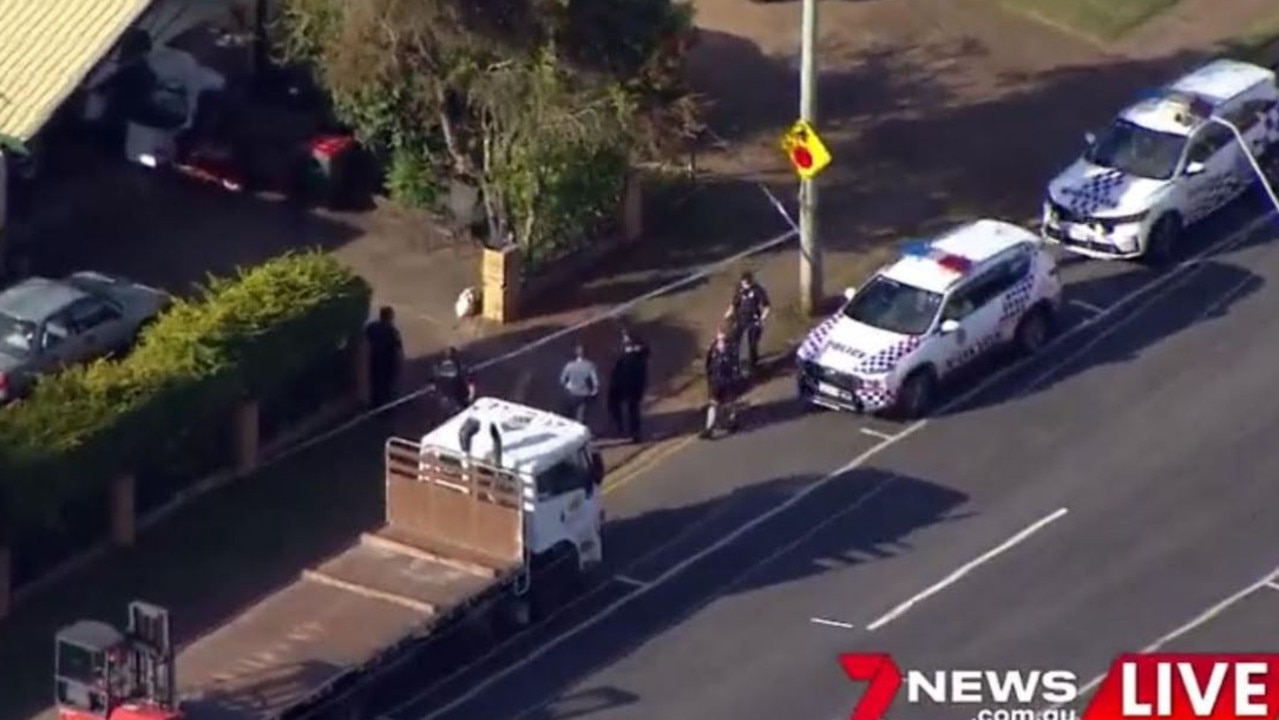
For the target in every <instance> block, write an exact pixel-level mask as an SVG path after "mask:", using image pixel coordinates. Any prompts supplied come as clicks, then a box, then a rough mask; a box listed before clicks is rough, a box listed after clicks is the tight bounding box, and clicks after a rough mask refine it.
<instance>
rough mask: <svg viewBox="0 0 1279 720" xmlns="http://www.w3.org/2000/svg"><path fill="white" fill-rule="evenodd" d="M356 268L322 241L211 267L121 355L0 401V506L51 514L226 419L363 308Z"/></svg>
mask: <svg viewBox="0 0 1279 720" xmlns="http://www.w3.org/2000/svg"><path fill="white" fill-rule="evenodd" d="M370 296H371V292H370V289H369V287H368V284H367V283H365V282H364V280H363V279H362V278H359V277H358V276H356V275H354V274H352V273H351V272H350V271H348V270H347V269H345V268H344V267H342V266H341V265H340V264H339V263H338V262H337V261H336V260H334V259H333V258H331V257H329V256H327V255H324V254H322V253H318V252H311V253H300V254H289V255H284V256H281V257H278V258H275V259H273V260H270V261H268V262H266V263H264V264H262V265H259V266H257V267H254V268H252V269H249V270H243V271H240V272H239V273H238V274H237V275H236V276H235V277H232V278H223V279H211V280H210V281H209V282H208V283H207V284H206V285H205V286H204V287H203V288H202V289H201V291H200V292H199V293H198V294H197V296H196V297H195V298H193V299H191V300H180V301H178V302H176V303H175V304H174V305H173V307H172V308H171V309H170V310H169V311H168V312H166V313H165V314H164V316H163V317H161V318H160V320H159V321H158V322H157V323H156V324H155V325H153V326H152V327H151V328H150V329H149V330H148V331H147V332H146V333H144V335H143V337H142V340H141V342H140V343H139V345H138V347H137V348H136V349H135V350H134V351H133V352H132V353H130V354H129V355H128V356H127V357H125V358H124V359H122V360H119V361H115V360H100V361H98V362H95V363H92V364H89V365H84V366H78V367H73V368H69V369H67V370H66V371H64V372H61V373H59V374H57V375H53V376H50V377H48V378H46V379H43V380H42V381H41V382H39V383H38V384H37V386H36V388H35V390H34V392H33V393H32V395H31V396H30V397H29V398H27V399H25V400H23V401H22V402H18V403H14V404H12V405H9V406H7V407H5V408H3V409H0V511H3V513H4V516H3V517H4V519H5V521H6V525H7V526H8V527H9V528H10V530H11V531H12V529H13V528H15V527H18V528H20V527H23V526H26V525H31V524H41V525H43V524H48V523H49V522H50V521H51V520H52V519H53V518H55V517H56V516H57V515H58V513H59V511H60V509H61V508H62V507H63V506H65V505H67V504H68V503H71V502H74V501H75V500H76V499H77V498H82V497H85V496H88V495H91V494H93V493H95V492H99V491H100V490H101V488H102V487H103V486H104V485H105V484H106V483H108V482H110V481H111V480H113V479H114V478H116V477H118V476H120V475H122V474H124V473H127V472H131V471H133V470H134V469H136V468H137V467H139V466H140V465H142V464H144V463H145V461H146V459H147V458H148V457H149V456H151V455H154V454H155V453H157V452H161V451H164V450H166V449H168V448H170V447H171V445H170V441H171V440H172V439H174V438H181V437H187V436H190V435H191V434H197V435H198V434H199V433H200V432H201V431H202V430H201V427H202V425H203V424H205V423H207V422H219V423H220V422H223V421H224V418H225V417H226V416H227V413H228V411H229V410H230V409H231V408H232V407H233V406H234V405H235V404H236V403H237V402H239V401H240V400H241V399H242V398H246V397H263V396H265V395H269V394H270V393H272V392H273V391H274V389H275V388H277V387H280V386H282V385H284V384H286V383H287V381H288V379H289V378H291V377H292V376H293V375H295V374H297V373H300V372H302V371H303V370H304V369H305V368H306V367H307V366H308V364H309V362H310V361H311V360H313V359H314V358H316V357H317V356H321V355H324V354H326V353H331V352H332V351H333V350H334V349H335V348H337V347H338V346H339V345H341V344H342V343H344V342H345V341H346V340H348V339H349V338H350V337H351V336H352V335H353V334H354V333H355V332H358V330H359V328H360V326H361V325H362V324H363V322H364V320H365V318H367V317H368V311H369V301H370Z"/></svg>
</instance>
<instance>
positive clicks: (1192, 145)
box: [1043, 60, 1279, 264]
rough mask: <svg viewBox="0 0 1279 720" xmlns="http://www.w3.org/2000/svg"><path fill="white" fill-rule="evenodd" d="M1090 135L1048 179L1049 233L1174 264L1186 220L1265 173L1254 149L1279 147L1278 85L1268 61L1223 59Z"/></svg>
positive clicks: (1080, 249)
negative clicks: (1255, 163)
mask: <svg viewBox="0 0 1279 720" xmlns="http://www.w3.org/2000/svg"><path fill="white" fill-rule="evenodd" d="M1236 130H1237V131H1238V133H1239V137H1236V136H1235V132H1236ZM1240 140H1242V141H1243V142H1244V143H1246V144H1247V145H1248V148H1247V151H1245V149H1244V148H1243V147H1241V144H1240ZM1087 141H1088V146H1087V148H1086V149H1085V150H1084V153H1083V156H1082V157H1080V158H1079V159H1077V160H1075V161H1074V163H1073V164H1071V165H1070V167H1068V168H1067V169H1066V170H1064V171H1063V172H1062V173H1061V174H1060V175H1058V176H1057V177H1056V178H1054V179H1053V180H1052V182H1051V183H1050V184H1049V186H1048V197H1047V198H1046V199H1045V201H1044V211H1043V235H1044V237H1045V238H1047V239H1048V240H1050V241H1052V242H1055V243H1060V244H1061V245H1063V246H1064V247H1065V248H1066V249H1067V250H1069V251H1071V252H1073V253H1076V254H1080V255H1085V256H1089V257H1095V258H1137V257H1142V258H1145V259H1147V260H1148V261H1151V262H1153V263H1155V264H1159V263H1164V262H1168V261H1170V260H1171V259H1173V258H1174V257H1175V256H1176V250H1177V245H1178V243H1179V241H1180V240H1181V239H1182V235H1183V232H1182V231H1183V230H1185V228H1187V227H1188V226H1189V225H1191V224H1192V223H1195V222H1198V221H1199V220H1202V219H1204V218H1207V217H1208V216H1210V215H1211V214H1213V213H1214V212H1216V211H1217V210H1219V209H1220V208H1222V207H1224V206H1225V205H1227V204H1228V203H1230V201H1231V200H1233V199H1235V198H1236V197H1238V196H1239V195H1241V194H1242V193H1243V192H1244V191H1245V190H1247V189H1248V188H1249V187H1251V186H1252V184H1253V183H1255V182H1256V181H1257V173H1256V171H1255V169H1254V168H1253V166H1252V161H1251V160H1250V159H1249V157H1248V154H1247V153H1248V152H1250V153H1251V154H1252V155H1253V156H1263V155H1265V154H1266V153H1268V152H1270V151H1272V150H1274V149H1276V148H1279V85H1276V81H1275V73H1274V71H1272V70H1269V69H1267V68H1263V67H1259V66H1257V65H1251V64H1249V63H1244V62H1239V61H1237V60H1216V61H1214V62H1212V63H1209V64H1208V65H1205V66H1203V67H1201V68H1199V69H1197V70H1195V71H1193V72H1191V73H1189V74H1187V75H1185V76H1183V77H1181V78H1180V79H1178V80H1177V81H1176V82H1174V83H1172V84H1171V85H1169V86H1168V87H1166V88H1163V89H1160V90H1158V91H1156V92H1154V93H1152V94H1150V95H1149V96H1148V97H1146V98H1144V99H1142V100H1140V101H1139V102H1137V103H1136V104H1134V105H1132V106H1131V107H1129V108H1127V109H1126V110H1124V111H1123V112H1121V113H1120V114H1119V117H1117V118H1115V119H1114V120H1113V121H1112V122H1111V123H1110V125H1109V126H1107V127H1106V128H1105V129H1104V130H1102V131H1100V132H1098V133H1096V134H1089V135H1088V137H1087Z"/></svg>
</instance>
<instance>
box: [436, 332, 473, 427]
mask: <svg viewBox="0 0 1279 720" xmlns="http://www.w3.org/2000/svg"><path fill="white" fill-rule="evenodd" d="M432 380H433V381H434V383H435V389H436V391H437V392H439V393H440V396H441V397H442V398H443V399H444V400H445V401H446V402H447V403H449V405H450V408H449V409H450V412H453V413H456V412H460V411H461V410H462V409H463V408H466V407H467V406H469V405H470V404H471V403H472V402H474V401H475V380H474V378H473V377H472V375H471V370H470V368H468V367H467V366H466V363H465V362H463V360H462V356H461V353H459V352H458V351H457V348H454V347H450V348H447V349H445V351H444V356H443V357H442V358H440V361H439V362H438V363H436V364H435V370H434V372H433V373H432Z"/></svg>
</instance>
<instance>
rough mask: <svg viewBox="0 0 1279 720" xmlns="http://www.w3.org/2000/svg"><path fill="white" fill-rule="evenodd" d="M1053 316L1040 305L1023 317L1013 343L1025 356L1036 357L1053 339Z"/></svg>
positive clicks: (1045, 307)
mask: <svg viewBox="0 0 1279 720" xmlns="http://www.w3.org/2000/svg"><path fill="white" fill-rule="evenodd" d="M1052 331H1053V316H1052V312H1051V311H1050V310H1049V309H1048V307H1047V306H1045V305H1039V306H1036V307H1035V308H1033V309H1032V310H1031V311H1030V312H1028V313H1026V315H1025V316H1024V317H1022V319H1021V322H1019V323H1017V330H1016V332H1015V334H1014V336H1013V342H1015V343H1016V345H1017V351H1018V352H1020V353H1021V354H1023V355H1034V354H1035V353H1037V352H1039V351H1040V350H1043V349H1044V346H1045V345H1047V344H1048V341H1049V339H1051V338H1052Z"/></svg>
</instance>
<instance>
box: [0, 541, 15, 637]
mask: <svg viewBox="0 0 1279 720" xmlns="http://www.w3.org/2000/svg"><path fill="white" fill-rule="evenodd" d="M12 608H13V555H12V553H11V552H10V551H9V547H8V546H7V545H0V620H3V619H4V618H6V617H8V615H9V610H10V609H12Z"/></svg>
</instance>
